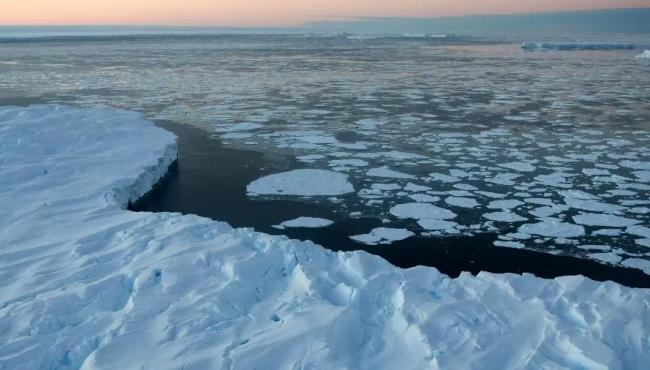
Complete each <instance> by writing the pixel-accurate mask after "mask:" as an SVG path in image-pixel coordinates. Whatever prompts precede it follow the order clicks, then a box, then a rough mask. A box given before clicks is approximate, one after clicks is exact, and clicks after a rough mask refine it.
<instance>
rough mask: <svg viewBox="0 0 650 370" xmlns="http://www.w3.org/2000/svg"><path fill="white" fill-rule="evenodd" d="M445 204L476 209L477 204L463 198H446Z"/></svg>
mask: <svg viewBox="0 0 650 370" xmlns="http://www.w3.org/2000/svg"><path fill="white" fill-rule="evenodd" d="M445 203H447V204H449V205H452V206H456V207H463V208H476V207H478V202H477V201H476V200H474V199H472V198H465V197H447V198H445Z"/></svg>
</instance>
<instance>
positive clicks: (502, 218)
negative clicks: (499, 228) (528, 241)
mask: <svg viewBox="0 0 650 370" xmlns="http://www.w3.org/2000/svg"><path fill="white" fill-rule="evenodd" d="M483 217H485V218H487V219H488V220H492V221H497V222H523V221H528V219H527V218H525V217H521V216H519V215H518V214H516V213H514V212H491V213H485V214H484V215H483Z"/></svg>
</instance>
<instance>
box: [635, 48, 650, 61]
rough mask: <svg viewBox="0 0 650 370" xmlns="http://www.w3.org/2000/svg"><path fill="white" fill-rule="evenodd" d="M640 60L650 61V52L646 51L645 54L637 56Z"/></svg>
mask: <svg viewBox="0 0 650 370" xmlns="http://www.w3.org/2000/svg"><path fill="white" fill-rule="evenodd" d="M636 58H639V59H650V50H644V51H643V53H641V54H639V55H637V56H636Z"/></svg>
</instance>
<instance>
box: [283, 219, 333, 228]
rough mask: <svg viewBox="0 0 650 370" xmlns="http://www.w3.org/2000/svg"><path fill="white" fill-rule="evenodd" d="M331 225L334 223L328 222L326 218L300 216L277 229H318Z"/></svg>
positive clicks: (285, 222)
mask: <svg viewBox="0 0 650 370" xmlns="http://www.w3.org/2000/svg"><path fill="white" fill-rule="evenodd" d="M333 223H334V221H332V220H328V219H326V218H318V217H305V216H301V217H298V218H294V219H293V220H288V221H284V222H282V223H281V224H280V225H278V226H277V227H278V228H286V227H307V228H319V227H327V226H330V225H331V224H333Z"/></svg>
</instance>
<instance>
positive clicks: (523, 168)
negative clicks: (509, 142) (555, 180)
mask: <svg viewBox="0 0 650 370" xmlns="http://www.w3.org/2000/svg"><path fill="white" fill-rule="evenodd" d="M499 166H501V167H504V168H508V169H511V170H515V171H520V172H532V171H535V168H536V167H535V166H533V165H532V164H531V163H529V162H509V163H499Z"/></svg>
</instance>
